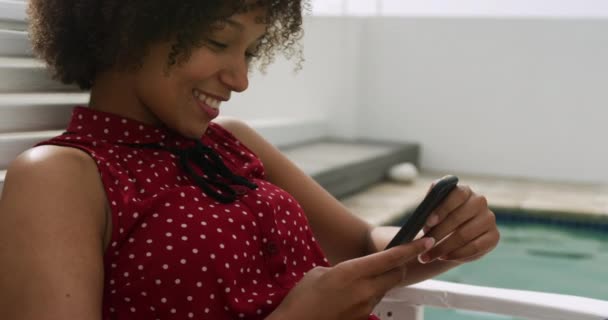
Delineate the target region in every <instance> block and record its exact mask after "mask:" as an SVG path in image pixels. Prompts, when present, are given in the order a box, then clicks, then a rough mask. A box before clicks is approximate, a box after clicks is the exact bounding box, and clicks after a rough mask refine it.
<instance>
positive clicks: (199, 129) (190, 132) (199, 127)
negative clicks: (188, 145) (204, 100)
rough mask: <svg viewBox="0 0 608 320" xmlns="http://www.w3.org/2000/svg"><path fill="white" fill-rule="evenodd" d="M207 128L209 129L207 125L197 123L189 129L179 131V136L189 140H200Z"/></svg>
mask: <svg viewBox="0 0 608 320" xmlns="http://www.w3.org/2000/svg"><path fill="white" fill-rule="evenodd" d="M207 128H209V123H208V122H207V123H203V124H201V123H197V124H195V125H192V126H190V127H189V128H184V129H183V130H180V132H181V134H182V135H183V136H184V137H186V138H191V139H200V138H201V137H202V136H203V135H204V134H205V132H207Z"/></svg>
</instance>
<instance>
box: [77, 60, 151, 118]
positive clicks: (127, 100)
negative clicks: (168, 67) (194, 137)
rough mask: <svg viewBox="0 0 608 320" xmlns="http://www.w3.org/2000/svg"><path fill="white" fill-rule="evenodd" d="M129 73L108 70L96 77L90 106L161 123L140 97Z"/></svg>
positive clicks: (127, 116)
mask: <svg viewBox="0 0 608 320" xmlns="http://www.w3.org/2000/svg"><path fill="white" fill-rule="evenodd" d="M130 80H131V76H130V75H129V74H128V73H124V72H122V73H121V72H117V71H107V72H104V73H102V74H99V75H98V76H97V77H96V78H95V82H94V85H93V87H92V88H91V95H90V99H89V108H91V109H93V110H98V111H103V112H109V113H113V114H116V115H119V116H123V117H125V118H130V119H134V120H138V121H141V122H143V123H147V124H150V125H159V124H161V122H160V120H158V118H156V117H155V116H154V115H153V114H152V113H151V112H150V111H149V110H148V108H147V107H146V105H145V104H144V103H143V101H141V100H140V99H139V98H138V95H137V92H136V90H135V88H134V87H133V85H132V83H133V81H130Z"/></svg>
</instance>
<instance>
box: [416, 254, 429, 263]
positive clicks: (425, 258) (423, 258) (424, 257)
mask: <svg viewBox="0 0 608 320" xmlns="http://www.w3.org/2000/svg"><path fill="white" fill-rule="evenodd" d="M429 260H431V257H429V255H428V254H426V253H423V254H421V255H419V256H418V262H420V263H422V264H427V263H428V262H429Z"/></svg>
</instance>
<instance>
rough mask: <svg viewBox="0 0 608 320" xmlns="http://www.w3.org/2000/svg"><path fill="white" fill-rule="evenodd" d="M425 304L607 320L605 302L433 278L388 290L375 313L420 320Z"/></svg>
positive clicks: (559, 319) (563, 319)
mask: <svg viewBox="0 0 608 320" xmlns="http://www.w3.org/2000/svg"><path fill="white" fill-rule="evenodd" d="M598 285H601V284H600V283H598ZM424 306H429V307H440V308H449V309H461V310H470V311H478V312H486V313H493V314H501V315H509V316H516V317H522V318H529V319H546V320H608V301H602V300H597V299H590V298H583V297H577V296H570V295H561V294H553V293H543V292H535V291H525V290H511V289H499V288H490V287H480V286H472V285H464V284H457V283H451V282H445V281H436V280H427V281H424V282H420V283H418V284H415V285H412V286H408V287H402V288H397V289H394V290H392V291H390V292H389V293H388V294H387V295H386V296H385V297H384V299H383V300H382V302H381V303H380V304H379V305H378V306H377V307H376V309H375V310H374V314H376V315H378V316H379V317H380V318H381V319H383V320H389V319H391V320H400V319H403V320H422V319H424Z"/></svg>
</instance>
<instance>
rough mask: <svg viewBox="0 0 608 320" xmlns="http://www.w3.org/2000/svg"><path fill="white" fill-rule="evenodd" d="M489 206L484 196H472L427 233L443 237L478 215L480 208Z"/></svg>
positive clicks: (438, 237) (435, 236)
mask: <svg viewBox="0 0 608 320" xmlns="http://www.w3.org/2000/svg"><path fill="white" fill-rule="evenodd" d="M487 208H488V206H487V200H486V198H485V197H484V196H480V195H475V196H472V197H470V198H469V199H468V200H467V201H466V202H465V203H464V204H463V205H461V206H460V207H458V208H457V209H456V210H454V211H453V212H451V213H450V214H449V215H448V216H447V217H446V218H445V219H443V221H441V223H440V224H438V225H436V226H435V227H434V228H432V229H431V230H429V232H428V233H427V235H428V236H429V237H433V238H435V239H443V238H445V237H446V236H447V235H448V234H450V233H452V232H454V231H455V230H456V229H457V228H458V227H460V226H461V225H463V224H464V223H466V222H467V221H469V220H470V219H472V218H473V217H475V216H476V215H478V214H479V212H480V210H487Z"/></svg>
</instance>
